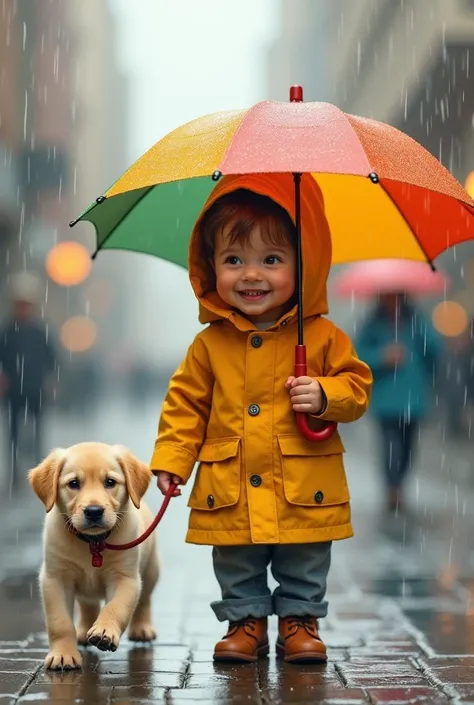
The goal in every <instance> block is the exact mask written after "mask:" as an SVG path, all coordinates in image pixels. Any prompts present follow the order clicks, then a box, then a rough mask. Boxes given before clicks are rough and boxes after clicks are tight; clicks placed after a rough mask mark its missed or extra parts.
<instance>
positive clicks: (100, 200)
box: [95, 196, 107, 203]
mask: <svg viewBox="0 0 474 705" xmlns="http://www.w3.org/2000/svg"><path fill="white" fill-rule="evenodd" d="M106 198H107V196H98V197H97V198H96V199H95V202H96V203H103V202H104V201H105V199H106Z"/></svg>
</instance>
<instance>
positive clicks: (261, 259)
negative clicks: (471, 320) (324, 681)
mask: <svg viewBox="0 0 474 705" xmlns="http://www.w3.org/2000/svg"><path fill="white" fill-rule="evenodd" d="M301 217H302V248H303V258H304V260H303V261H304V268H303V269H304V272H303V277H304V280H303V286H304V316H305V342H306V344H307V347H308V369H309V373H308V374H309V376H308V377H301V378H298V379H295V378H294V377H292V376H291V375H289V371H291V369H292V367H293V359H294V347H295V344H296V342H297V325H296V320H297V317H296V305H295V266H296V252H295V226H294V222H293V219H294V186H293V178H292V176H291V174H278V175H261V174H258V175H257V174H255V175H246V176H229V177H223V178H222V179H221V181H220V182H219V184H218V185H217V187H216V188H215V189H214V191H213V193H212V194H211V196H210V198H209V199H208V202H207V204H206V206H205V208H204V210H203V212H202V213H201V215H200V217H199V219H198V221H197V222H196V225H195V227H194V231H193V234H192V237H191V242H190V251H189V275H190V280H191V284H192V286H193V289H194V292H195V294H196V297H197V298H198V300H199V305H200V321H201V322H202V323H207V324H209V325H208V327H207V328H205V330H204V331H202V332H201V333H199V334H198V335H197V336H196V338H195V339H194V342H193V343H192V345H191V347H190V348H189V350H188V353H187V356H186V358H185V360H184V362H183V363H182V364H181V366H180V367H179V368H178V370H177V371H176V372H175V374H174V375H173V377H172V379H171V381H170V385H169V389H168V393H167V396H166V399H165V401H164V404H163V410H162V414H161V418H160V423H159V430H158V438H157V441H156V445H155V452H154V454H153V458H152V461H151V468H152V470H153V472H154V473H155V474H156V475H157V476H158V487H159V488H160V490H161V491H162V492H163V493H165V492H166V491H167V490H168V488H169V485H170V483H171V482H176V483H179V484H185V483H186V482H187V481H188V480H189V478H190V476H191V474H192V471H193V467H194V464H195V462H196V460H197V461H198V462H199V463H200V464H199V468H198V471H197V477H196V481H195V484H194V487H193V489H192V493H191V496H190V500H189V503H188V506H190V507H191V509H192V512H191V516H190V523H189V530H188V533H187V538H186V540H187V541H188V542H190V543H197V544H208V545H211V546H213V547H214V548H213V562H214V571H215V575H216V578H217V580H218V582H219V585H220V588H221V591H222V600H221V601H219V602H214V603H212V605H211V606H212V608H213V610H214V612H215V614H216V616H217V619H218V620H219V621H224V620H228V621H229V623H230V625H229V630H228V632H227V634H226V635H225V636H224V638H223V639H222V640H221V641H219V642H218V644H217V645H216V647H215V652H214V658H215V659H216V660H232V661H256V660H257V658H259V657H260V656H264V655H266V654H268V652H269V645H268V637H267V617H268V616H269V615H271V614H273V613H276V614H277V615H278V617H279V637H278V641H277V646H276V648H277V653H278V654H279V655H280V656H282V657H284V658H285V660H287V661H321V662H322V661H326V658H327V657H326V647H325V645H324V644H323V642H322V641H321V639H320V637H319V634H318V623H317V619H318V618H320V617H324V616H325V615H326V613H327V603H326V602H325V601H324V596H325V592H326V578H327V574H328V570H329V564H330V557H331V542H332V541H333V540H334V539H343V538H348V537H350V536H352V528H351V524H350V507H349V492H348V487H347V482H346V477H345V473H344V467H343V462H342V453H343V452H344V448H343V445H342V443H341V440H340V438H339V435H338V433H337V432H336V433H335V434H334V435H333V436H332V438H331V439H329V440H327V441H324V442H321V443H311V442H309V441H307V440H305V439H304V438H303V436H302V435H301V434H300V432H299V430H298V428H297V425H296V420H295V414H294V412H295V411H302V412H306V413H308V414H310V415H311V416H312V417H314V422H313V423H314V424H315V425H317V424H318V423H320V422H319V421H318V420H319V419H323V420H326V419H328V420H332V421H337V422H348V421H355V420H356V419H358V418H359V417H360V416H362V414H363V413H364V412H365V410H366V408H367V404H368V396H369V392H370V388H371V383H372V378H371V373H370V370H369V368H368V367H367V366H366V365H365V364H364V363H363V362H361V361H360V360H359V359H358V357H357V355H356V354H355V352H354V350H353V348H352V345H351V342H350V340H349V338H348V337H347V336H346V335H345V334H344V333H343V332H342V331H340V330H339V329H337V328H336V327H335V326H334V325H333V324H332V323H331V322H330V321H328V320H327V319H324V318H322V317H321V316H322V314H325V313H327V301H326V280H327V277H328V273H329V267H330V263H331V238H330V233H329V228H328V223H327V220H326V218H325V215H324V207H323V201H322V195H321V192H320V190H319V187H318V186H317V184H316V182H315V180H314V179H313V178H312V177H311V175H309V174H308V175H303V177H302V182H301ZM179 493H180V491H179V489H176V491H175V494H179ZM268 565H270V566H271V570H272V573H273V575H274V577H275V579H276V581H277V582H278V583H279V587H278V588H277V589H276V590H275V592H274V593H273V595H272V594H271V593H270V590H269V588H268V585H267V567H268Z"/></svg>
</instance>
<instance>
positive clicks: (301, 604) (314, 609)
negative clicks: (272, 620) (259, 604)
mask: <svg viewBox="0 0 474 705" xmlns="http://www.w3.org/2000/svg"><path fill="white" fill-rule="evenodd" d="M273 604H274V611H275V614H277V615H278V616H279V617H306V616H308V617H317V618H318V619H320V618H322V617H325V616H326V615H327V613H328V603H327V602H326V601H322V602H306V601H305V600H292V599H291V598H288V597H279V596H278V595H274V597H273Z"/></svg>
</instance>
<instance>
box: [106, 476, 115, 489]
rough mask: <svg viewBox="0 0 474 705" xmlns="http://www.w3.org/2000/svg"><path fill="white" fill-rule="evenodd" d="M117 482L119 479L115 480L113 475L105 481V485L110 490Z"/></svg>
mask: <svg viewBox="0 0 474 705" xmlns="http://www.w3.org/2000/svg"><path fill="white" fill-rule="evenodd" d="M116 484H117V480H113V479H112V478H111V477H108V478H107V479H106V481H105V486H106V487H107V489H109V490H110V489H112V487H115V485H116Z"/></svg>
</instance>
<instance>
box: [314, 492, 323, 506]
mask: <svg viewBox="0 0 474 705" xmlns="http://www.w3.org/2000/svg"><path fill="white" fill-rule="evenodd" d="M323 499H324V494H323V493H322V492H321V490H318V491H317V492H316V494H315V495H314V501H315V502H316V503H317V504H321V502H322V501H323Z"/></svg>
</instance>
